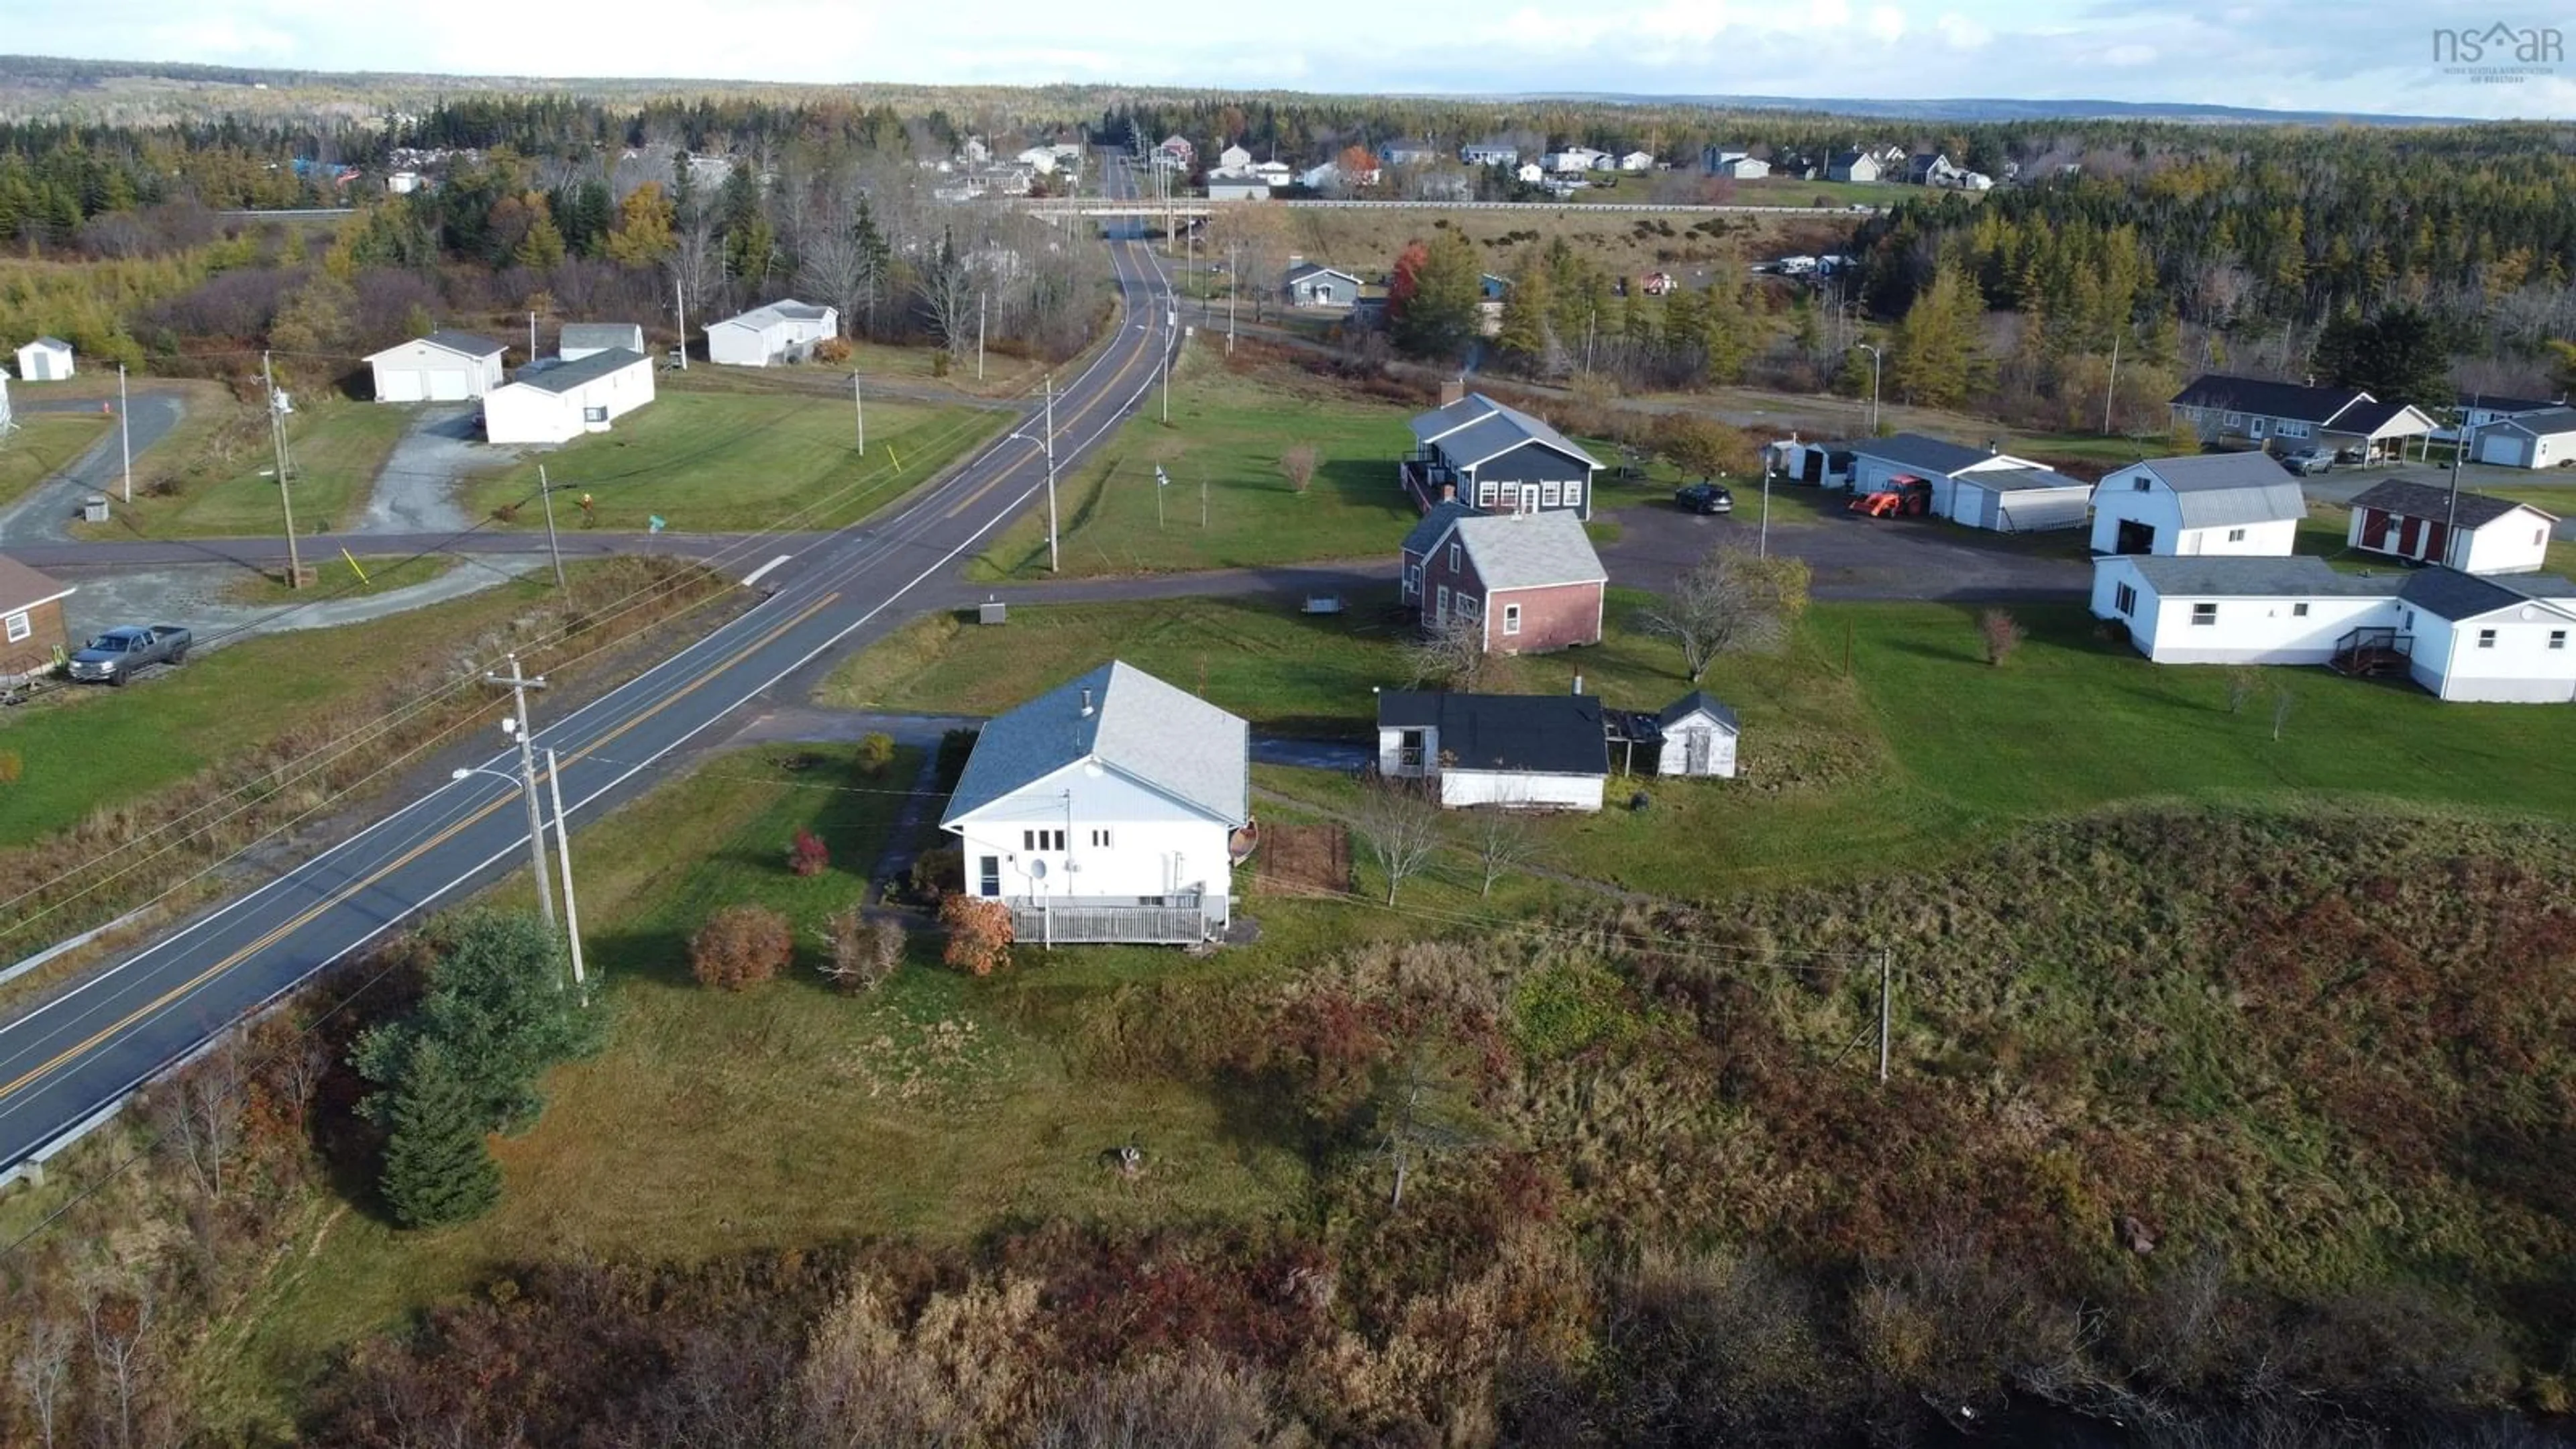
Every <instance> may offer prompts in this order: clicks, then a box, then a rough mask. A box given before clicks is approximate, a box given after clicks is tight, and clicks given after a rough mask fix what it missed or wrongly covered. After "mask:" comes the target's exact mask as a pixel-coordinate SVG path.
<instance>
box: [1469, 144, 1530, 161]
mask: <svg viewBox="0 0 2576 1449" xmlns="http://www.w3.org/2000/svg"><path fill="white" fill-rule="evenodd" d="M1458 159H1459V160H1461V161H1464V162H1465V163H1467V164H1468V165H1470V166H1518V165H1519V164H1521V148H1520V147H1518V146H1515V145H1513V144H1511V143H1510V142H1508V141H1482V142H1479V143H1477V144H1476V145H1473V146H1461V147H1459V148H1458Z"/></svg>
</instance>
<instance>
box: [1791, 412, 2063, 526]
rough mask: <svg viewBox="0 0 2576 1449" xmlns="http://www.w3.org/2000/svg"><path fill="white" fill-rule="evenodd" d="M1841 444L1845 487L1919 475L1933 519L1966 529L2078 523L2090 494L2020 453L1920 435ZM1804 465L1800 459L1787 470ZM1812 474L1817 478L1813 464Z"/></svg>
mask: <svg viewBox="0 0 2576 1449" xmlns="http://www.w3.org/2000/svg"><path fill="white" fill-rule="evenodd" d="M1823 446H1825V447H1826V448H1832V447H1833V445H1823ZM1842 446H1843V447H1845V448H1847V449H1848V451H1849V452H1850V455H1851V461H1850V463H1849V465H1848V468H1847V471H1846V474H1845V476H1846V478H1847V480H1848V482H1849V485H1850V487H1851V489H1852V491H1853V492H1855V493H1875V492H1878V491H1879V490H1881V489H1885V488H1891V487H1894V486H1896V485H1897V484H1898V483H1900V482H1902V481H1903V480H1907V479H1919V480H1921V481H1922V482H1924V483H1927V484H1929V485H1931V489H1932V509H1931V511H1932V515H1933V516H1934V517H1936V518H1946V519H1949V520H1950V521H1951V522H1953V523H1957V524H1962V525H1964V526H1966V527H1969V528H1988V529H1994V530H1996V531H1998V532H2003V533H2031V532H2037V531H2040V530H2044V529H2056V528H2081V527H2083V526H2084V518H2085V509H2086V506H2087V505H2088V504H2089V503H2090V502H2091V500H2092V496H2093V487H2092V485H2091V484H2089V483H2086V482H2084V481H2083V480H2081V479H2077V478H2069V477H2067V476H2066V475H2065V474H2063V473H2060V472H2058V471H2056V470H2055V469H2053V468H2050V467H2048V466H2046V465H2044V464H2040V463H2034V462H2032V461H2031V460H2030V459H2028V458H2016V457H2014V456H2013V455H2012V454H2010V453H2006V452H2003V451H2001V450H2000V449H1996V448H1969V447H1963V446H1961V445H1960V444H1957V443H1953V442H1949V441H1947V440H1945V439H1941V438H1934V437H1927V436H1925V435H1924V434H1922V433H1898V434H1896V435H1895V436H1893V437H1886V438H1863V439H1860V440H1859V441H1857V442H1853V443H1849V444H1846V445H1842ZM1807 466H1808V464H1807V462H1806V460H1805V458H1804V457H1803V456H1802V457H1801V458H1800V460H1799V461H1798V463H1797V464H1796V465H1795V469H1796V471H1804V470H1805V468H1806V467H1807ZM1817 471H1818V473H1819V475H1821V472H1822V470H1821V468H1819V469H1818V470H1817Z"/></svg>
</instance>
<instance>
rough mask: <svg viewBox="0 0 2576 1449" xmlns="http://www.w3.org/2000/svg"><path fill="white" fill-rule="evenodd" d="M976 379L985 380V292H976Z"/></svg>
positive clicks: (978, 380)
mask: <svg viewBox="0 0 2576 1449" xmlns="http://www.w3.org/2000/svg"><path fill="white" fill-rule="evenodd" d="M975 380H976V381H977V382H982V381H983V380H984V294H983V293H981V292H977V293H976V294H975Z"/></svg>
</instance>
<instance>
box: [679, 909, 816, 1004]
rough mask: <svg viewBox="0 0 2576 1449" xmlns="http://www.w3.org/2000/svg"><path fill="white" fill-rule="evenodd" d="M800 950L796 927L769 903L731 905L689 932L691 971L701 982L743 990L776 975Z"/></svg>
mask: <svg viewBox="0 0 2576 1449" xmlns="http://www.w3.org/2000/svg"><path fill="white" fill-rule="evenodd" d="M795 955H796V932H795V931H794V929H793V928H791V927H790V926H789V925H788V924H787V918H786V917H785V916H782V915H780V914H778V913H777V912H776V911H773V910H770V909H769V908H768V907H766V906H727V907H725V908H724V909H723V910H721V911H718V912H716V913H715V914H714V915H712V916H709V917H707V920H706V924H704V925H702V926H700V927H698V933H697V934H696V935H694V936H692V937H690V938H689V973H690V974H691V975H693V976H695V977H697V978H698V983H699V984H700V985H702V986H713V987H717V988H719V989H721V990H725V991H740V990H742V989H743V988H744V987H746V986H756V985H758V984H759V983H761V982H763V981H768V980H771V979H773V978H774V977H776V976H777V975H778V973H779V972H780V971H782V970H784V969H786V966H787V963H788V962H789V961H790V960H792V959H794V958H795Z"/></svg>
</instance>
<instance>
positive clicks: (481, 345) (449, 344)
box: [420, 327, 506, 357]
mask: <svg viewBox="0 0 2576 1449" xmlns="http://www.w3.org/2000/svg"><path fill="white" fill-rule="evenodd" d="M420 340H421V341H423V342H426V343H428V344H429V345H430V346H432V347H436V348H439V349H441V350H443V351H447V352H453V353H455V354H457V355H458V356H460V357H490V356H492V355H493V354H495V353H498V352H502V351H505V350H506V349H505V348H504V347H503V346H502V345H501V344H500V343H498V342H495V341H493V340H492V339H491V338H489V337H477V336H475V335H474V334H473V333H471V332H450V331H448V330H447V329H446V328H444V327H442V328H440V329H439V330H437V331H436V332H432V333H431V334H429V335H428V336H427V337H424V338H422V339H420Z"/></svg>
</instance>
